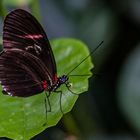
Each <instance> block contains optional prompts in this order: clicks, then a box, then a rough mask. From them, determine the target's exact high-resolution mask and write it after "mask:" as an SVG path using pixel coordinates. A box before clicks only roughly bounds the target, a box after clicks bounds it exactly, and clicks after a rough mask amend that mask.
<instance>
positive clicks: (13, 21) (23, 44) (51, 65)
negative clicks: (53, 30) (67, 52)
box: [3, 9, 56, 81]
mask: <svg viewBox="0 0 140 140" xmlns="http://www.w3.org/2000/svg"><path fill="white" fill-rule="evenodd" d="M3 45H4V49H5V50H10V49H13V48H18V49H21V50H23V51H25V52H28V53H30V54H32V55H34V56H36V57H37V58H39V59H40V60H41V61H42V62H43V63H44V65H45V66H46V67H47V69H48V71H49V76H50V77H51V80H52V81H54V77H55V75H56V63H55V59H54V55H53V52H52V50H51V47H50V44H49V41H48V39H47V36H46V34H45V32H44V30H43V29H42V27H41V25H40V24H39V22H38V21H37V20H36V19H35V18H34V17H33V16H32V15H31V14H30V13H28V12H26V11H24V10H22V9H17V10H14V11H12V12H11V13H10V14H8V15H7V17H6V18H5V21H4V28H3ZM44 78H45V77H44Z"/></svg>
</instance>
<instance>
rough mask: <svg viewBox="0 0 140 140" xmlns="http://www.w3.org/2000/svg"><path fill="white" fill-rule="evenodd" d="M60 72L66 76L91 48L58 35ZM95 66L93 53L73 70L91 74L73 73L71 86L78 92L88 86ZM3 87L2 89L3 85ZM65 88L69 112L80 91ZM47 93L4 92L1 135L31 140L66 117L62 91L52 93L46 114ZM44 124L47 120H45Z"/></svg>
mask: <svg viewBox="0 0 140 140" xmlns="http://www.w3.org/2000/svg"><path fill="white" fill-rule="evenodd" d="M51 44H52V48H53V52H54V55H55V59H56V63H57V68H58V75H59V76H62V75H63V74H67V73H68V72H70V71H71V70H72V69H73V68H74V67H75V66H77V65H78V64H79V63H80V62H81V61H82V60H83V59H84V58H85V57H86V56H87V55H88V54H89V51H88V48H87V47H86V45H85V44H83V43H82V42H80V41H78V40H75V39H57V40H53V41H52V43H51ZM92 68H93V64H92V62H91V58H90V57H89V58H88V59H86V61H84V62H83V63H82V64H81V65H80V66H79V67H78V68H77V69H75V70H74V71H73V72H72V73H71V74H73V75H85V74H87V75H88V76H70V77H69V81H70V82H71V83H72V86H71V90H72V91H73V92H75V93H77V94H80V93H82V92H85V91H87V90H88V78H89V77H90V76H91V75H92V73H91V72H90V70H91V69H92ZM1 90H2V89H1ZM60 90H62V92H63V94H62V99H61V101H62V109H63V112H64V113H67V112H69V111H70V110H71V109H72V107H73V106H74V104H75V102H76V100H77V98H78V95H74V94H72V93H71V92H70V91H69V90H68V89H67V88H66V86H65V85H62V86H61V87H60V88H59V91H60ZM23 92H24V91H23ZM44 99H45V94H44V93H42V94H38V95H35V96H31V97H28V98H19V97H10V96H8V95H3V94H2V93H1V94H0V136H1V137H8V138H12V139H14V140H29V139H30V138H31V137H33V136H35V135H37V134H39V133H40V132H42V131H43V130H45V129H46V128H48V127H50V126H54V125H56V124H57V122H58V121H59V120H60V119H61V117H62V112H61V111H60V94H59V93H52V94H51V96H50V98H49V99H50V104H51V112H48V113H47V121H46V116H45V115H46V114H45V103H44ZM45 123H46V125H45V126H43V124H45Z"/></svg>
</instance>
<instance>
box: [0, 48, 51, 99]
mask: <svg viewBox="0 0 140 140" xmlns="http://www.w3.org/2000/svg"><path fill="white" fill-rule="evenodd" d="M47 71H48V70H47V69H46V67H45V66H44V64H43V63H42V62H41V61H40V60H39V59H38V58H36V57H35V56H33V55H32V54H30V53H28V52H25V51H23V50H20V49H10V50H7V51H5V52H3V53H2V54H1V57H0V81H1V84H2V86H3V90H4V92H5V93H7V94H10V95H11V96H19V97H27V96H31V95H35V94H38V93H41V92H43V90H44V89H43V86H42V81H43V78H44V77H47V79H46V80H49V78H50V76H49V73H48V72H47Z"/></svg>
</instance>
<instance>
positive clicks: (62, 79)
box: [59, 75, 69, 84]
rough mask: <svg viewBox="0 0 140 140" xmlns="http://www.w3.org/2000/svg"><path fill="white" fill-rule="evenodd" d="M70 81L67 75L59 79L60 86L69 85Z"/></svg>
mask: <svg viewBox="0 0 140 140" xmlns="http://www.w3.org/2000/svg"><path fill="white" fill-rule="evenodd" d="M68 80H69V77H68V76H67V75H63V76H61V77H59V82H60V84H65V83H67V81H68Z"/></svg>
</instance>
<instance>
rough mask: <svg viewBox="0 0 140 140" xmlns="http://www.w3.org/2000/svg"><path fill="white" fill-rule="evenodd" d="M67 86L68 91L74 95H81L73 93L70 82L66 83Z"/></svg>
mask: <svg viewBox="0 0 140 140" xmlns="http://www.w3.org/2000/svg"><path fill="white" fill-rule="evenodd" d="M65 85H66V87H67V89H68V90H69V91H70V92H71V93H72V94H74V95H79V94H77V93H75V92H73V91H72V90H71V89H70V87H71V84H70V83H69V82H67V83H65Z"/></svg>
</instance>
